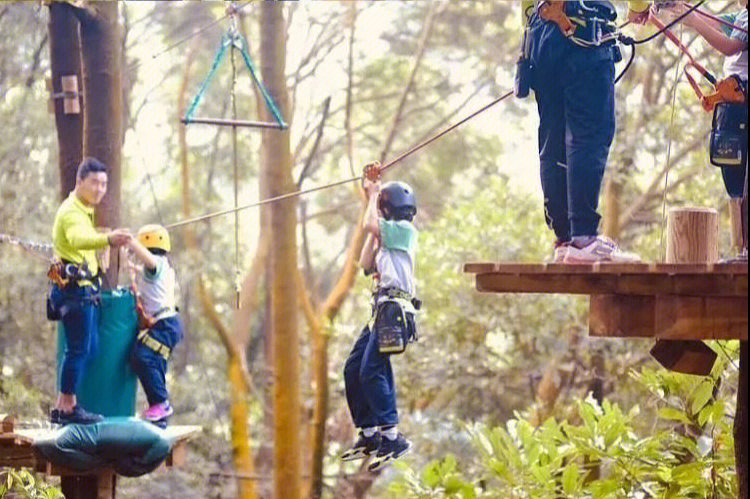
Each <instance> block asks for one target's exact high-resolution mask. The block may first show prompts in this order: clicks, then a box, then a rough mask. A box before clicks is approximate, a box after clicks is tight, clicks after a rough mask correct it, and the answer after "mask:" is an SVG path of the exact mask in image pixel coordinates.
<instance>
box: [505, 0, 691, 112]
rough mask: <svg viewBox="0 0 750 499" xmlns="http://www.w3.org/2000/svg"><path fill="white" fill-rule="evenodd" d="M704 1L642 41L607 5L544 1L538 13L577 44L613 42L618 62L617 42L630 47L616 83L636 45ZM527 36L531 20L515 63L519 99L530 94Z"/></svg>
mask: <svg viewBox="0 0 750 499" xmlns="http://www.w3.org/2000/svg"><path fill="white" fill-rule="evenodd" d="M705 2H706V0H700V1H699V2H698V3H696V4H695V5H694V6H692V7H691V8H690V9H688V10H687V11H686V12H685V13H683V14H681V15H680V16H678V17H677V18H676V19H674V20H673V21H672V22H670V23H669V24H668V25H667V26H664V27H663V29H660V30H659V31H657V32H656V33H654V34H652V35H650V36H648V37H646V38H644V39H642V40H634V39H633V38H631V37H629V36H627V35H625V34H623V33H622V32H621V31H620V29H621V28H623V27H625V26H627V24H629V23H628V22H626V23H625V24H623V25H621V26H619V27H618V26H616V25H615V24H614V21H615V19H616V18H617V13H616V11H614V9H612V8H611V7H609V6H607V5H605V4H593V5H592V7H589V6H587V5H586V4H585V3H584V2H583V1H582V0H575V1H568V2H566V1H565V0H545V1H543V2H541V3H540V4H539V5H538V7H537V12H538V14H539V16H540V17H541V18H542V19H544V20H546V21H550V22H553V23H555V24H556V25H557V26H558V27H559V29H560V31H561V32H562V33H563V35H564V36H565V37H566V38H568V39H569V40H570V41H571V42H572V43H575V44H576V45H579V46H581V47H586V48H593V47H598V46H602V45H607V44H611V46H612V50H613V59H614V61H615V62H620V61H621V60H622V51H621V50H620V47H619V45H617V42H619V43H622V44H623V45H628V46H630V57H629V59H628V62H627V63H626V65H625V67H624V68H623V70H622V71H621V72H620V74H619V75H617V77H616V78H615V80H614V83H615V84H617V83H619V82H620V80H621V79H622V77H623V76H625V74H626V73H627V72H628V70H629V69H630V68H631V66H632V64H633V60H634V59H635V54H636V48H635V47H636V45H641V44H643V43H647V42H650V41H651V40H653V39H655V38H656V37H657V36H659V35H661V34H662V33H665V32H666V30H667V29H669V28H670V27H672V26H674V25H675V24H677V23H678V22H680V21H681V20H682V19H684V18H685V17H687V16H688V15H690V14H691V13H692V12H694V11H696V10H697V9H698V7H700V6H701V5H703V4H704V3H705ZM529 17H530V16H527V19H528V18H529ZM527 35H528V23H527V25H526V27H525V28H524V36H523V41H522V44H521V55H520V57H519V59H518V61H517V62H516V79H515V87H514V92H515V94H516V96H517V97H518V98H524V97H527V96H528V95H529V90H530V88H531V78H532V72H533V65H532V64H531V61H530V59H529V57H528V41H527Z"/></svg>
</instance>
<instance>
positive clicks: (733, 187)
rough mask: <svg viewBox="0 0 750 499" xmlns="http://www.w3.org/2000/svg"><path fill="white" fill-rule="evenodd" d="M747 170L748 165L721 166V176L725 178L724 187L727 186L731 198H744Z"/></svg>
mask: <svg viewBox="0 0 750 499" xmlns="http://www.w3.org/2000/svg"><path fill="white" fill-rule="evenodd" d="M746 172H747V165H744V166H722V167H721V177H722V178H723V179H724V187H726V189H727V194H729V197H730V198H734V199H739V198H742V195H743V193H744V192H745V175H746Z"/></svg>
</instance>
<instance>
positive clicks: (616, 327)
mask: <svg viewBox="0 0 750 499" xmlns="http://www.w3.org/2000/svg"><path fill="white" fill-rule="evenodd" d="M747 328H748V307H747V299H745V298H738V297H720V298H717V297H690V296H688V297H685V296H637V295H593V296H592V297H591V300H590V308H589V334H591V335H592V336H600V337H610V338H633V337H641V338H658V339H665V340H710V339H722V340H729V339H740V340H745V341H746V340H747V336H748V334H747Z"/></svg>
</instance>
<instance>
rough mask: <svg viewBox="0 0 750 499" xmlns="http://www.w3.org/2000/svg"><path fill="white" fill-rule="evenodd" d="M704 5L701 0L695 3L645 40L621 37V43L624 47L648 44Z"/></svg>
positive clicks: (704, 1)
mask: <svg viewBox="0 0 750 499" xmlns="http://www.w3.org/2000/svg"><path fill="white" fill-rule="evenodd" d="M704 3H706V0H701V1H700V2H698V3H696V4H695V5H693V6H692V7H691V8H690V9H688V10H687V11H685V12H684V13H683V14H681V15H679V16H677V17H676V18H674V19H673V20H672V22H670V23H669V24H667V25H666V26H664V27H663V28H661V29H660V30H659V31H657V32H656V33H653V34H652V35H649V36H647V37H646V38H642V39H640V40H633V39H632V38H629V37H623V43H625V44H626V45H641V44H643V43H648V42H650V41H651V40H653V39H655V38H656V37H658V36H659V35H661V34H663V33H665V32H666V31H667V30H668V29H669V28H671V27H672V26H674V25H676V24H677V23H679V22H680V21H682V20H683V19H685V18H686V17H687V16H689V15H690V14H692V13H693V12H695V11H696V10H698V7H700V6H701V5H703V4H704Z"/></svg>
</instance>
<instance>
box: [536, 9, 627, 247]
mask: <svg viewBox="0 0 750 499" xmlns="http://www.w3.org/2000/svg"><path fill="white" fill-rule="evenodd" d="M528 36H529V57H530V59H531V63H532V65H533V68H534V69H533V78H532V88H533V89H534V93H535V95H536V101H537V107H538V110H539V160H540V164H541V178H542V191H543V192H544V210H545V217H546V220H547V224H548V225H549V226H550V227H551V228H552V229H553V230H554V231H555V235H556V236H557V238H558V239H559V240H561V241H568V240H570V238H571V237H574V236H592V235H596V234H597V232H598V227H599V219H600V216H599V214H598V213H597V211H596V210H597V206H598V204H599V191H600V189H601V184H602V178H603V177H604V168H605V165H606V163H607V156H608V155H609V147H610V145H611V144H612V139H613V138H614V133H615V90H614V72H615V68H614V52H613V48H612V47H611V46H602V47H595V48H583V47H579V46H577V45H575V44H574V43H572V42H571V41H569V40H567V39H566V38H565V37H564V36H563V35H562V33H561V32H560V29H559V28H558V27H557V26H556V25H555V24H553V23H551V22H546V21H544V20H542V19H541V18H539V17H538V16H536V15H535V16H534V18H533V19H532V21H531V26H530V28H529V34H528Z"/></svg>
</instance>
